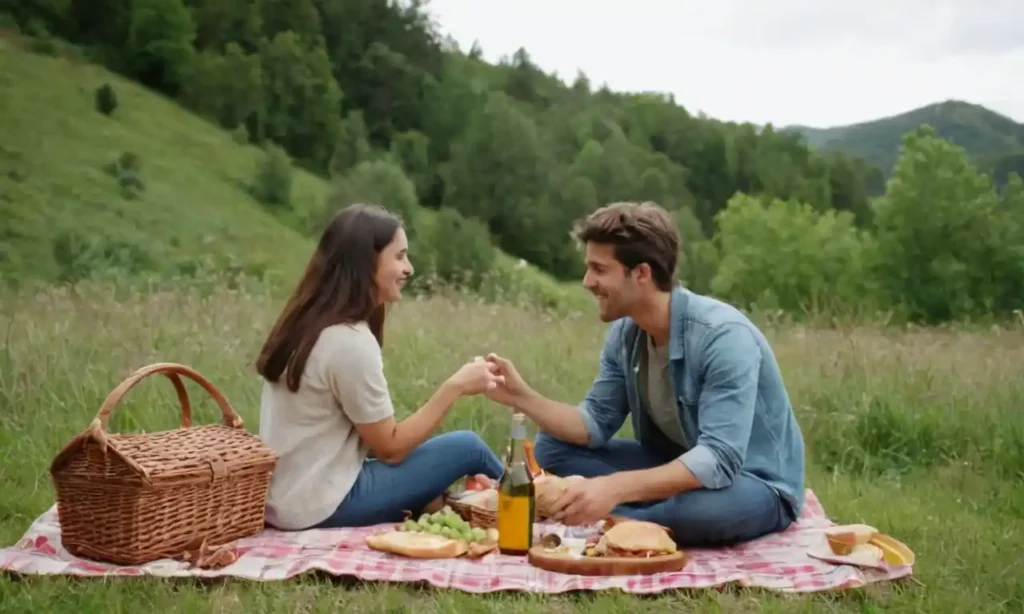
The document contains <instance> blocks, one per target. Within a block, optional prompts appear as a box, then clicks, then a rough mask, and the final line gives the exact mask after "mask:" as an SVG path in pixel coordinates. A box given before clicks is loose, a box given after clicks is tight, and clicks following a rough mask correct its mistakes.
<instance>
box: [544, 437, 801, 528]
mask: <svg viewBox="0 0 1024 614" xmlns="http://www.w3.org/2000/svg"><path fill="white" fill-rule="evenodd" d="M534 455H535V457H536V459H537V463H538V464H540V466H541V467H543V468H544V470H545V471H550V472H551V473H553V474H555V475H561V476H568V475H580V476H583V477H588V478H589V477H597V476H601V475H608V474H610V473H615V472H618V471H634V470H639V469H650V468H652V467H656V466H659V465H662V464H663V462H662V461H659V460H656V459H653V458H651V457H650V455H649V454H647V452H646V451H645V450H644V449H643V448H642V447H641V446H640V443H639V442H637V441H636V440H633V439H625V438H613V439H611V440H610V441H609V442H608V443H607V444H606V445H604V446H603V447H601V448H597V449H591V448H586V447H583V446H576V445H573V444H569V443H565V442H563V441H559V440H557V439H555V438H554V437H551V436H550V435H548V434H546V433H538V434H537V437H536V439H535V445H534ZM612 513H613V514H616V515H620V516H626V517H629V518H634V519H636V520H647V521H649V522H655V523H657V524H660V525H661V526H663V527H667V528H669V529H671V530H672V532H673V534H674V537H675V540H676V542H677V543H678V544H679V546H680V547H683V548H694V547H718V546H731V545H735V544H739V543H742V542H745V541H749V540H751V539H754V538H757V537H761V536H762V535H767V534H769V533H773V532H776V531H782V530H784V529H785V528H786V527H788V526H789V525H790V523H791V522H792V519H791V515H790V513H789V511H788V507H787V506H786V505H785V504H784V502H783V500H782V499H781V497H780V496H779V495H778V494H776V492H775V491H774V490H772V489H771V488H770V487H768V485H766V484H765V483H763V482H761V481H759V480H756V479H754V478H753V477H751V476H749V475H746V474H742V473H741V474H739V475H737V476H736V478H735V479H734V480H733V482H732V484H731V485H730V486H728V487H726V488H722V489H720V490H708V489H704V488H701V489H697V490H691V491H688V492H685V493H682V494H678V495H673V496H671V497H669V498H667V499H663V500H661V501H644V502H636V503H625V504H622V505H620V506H618V507H616V508H615V509H614V510H613V511H612Z"/></svg>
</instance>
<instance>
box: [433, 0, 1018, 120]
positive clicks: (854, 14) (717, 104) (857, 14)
mask: <svg viewBox="0 0 1024 614" xmlns="http://www.w3.org/2000/svg"><path fill="white" fill-rule="evenodd" d="M427 8H428V10H429V11H430V12H431V13H433V14H434V15H435V18H436V20H437V21H438V23H439V26H440V29H441V31H442V32H443V33H446V34H449V35H451V36H452V37H453V38H454V39H455V40H457V41H458V42H459V44H460V46H461V47H462V48H463V49H469V47H470V45H472V43H473V41H474V40H478V41H479V43H480V46H481V48H482V49H483V51H484V56H485V57H486V58H487V59H488V60H490V61H495V60H497V59H498V58H500V57H501V56H503V55H508V56H511V55H512V53H514V52H515V50H516V49H518V48H519V47H525V48H526V50H527V51H528V52H529V54H530V56H531V57H532V58H533V60H534V62H536V63H537V64H539V65H540V66H541V67H542V68H543V69H544V70H545V71H547V72H551V71H557V72H558V74H559V76H561V77H562V78H563V79H567V80H571V79H572V77H573V76H574V75H575V74H576V70H577V69H581V70H583V71H584V72H585V73H586V74H587V75H588V76H589V77H590V79H591V81H592V82H593V83H594V84H600V83H602V82H607V83H608V85H609V87H611V88H612V89H614V90H625V91H640V90H657V91H664V92H672V93H674V94H675V96H676V101H677V102H678V103H679V104H682V105H683V106H685V107H686V108H687V109H689V110H690V111H692V112H698V111H703V112H705V113H707V114H708V115H710V116H713V117H717V118H721V119H727V120H735V121H752V122H755V123H767V122H772V123H774V124H776V125H786V124H795V123H801V124H808V125H813V126H829V125H838V124H847V123H853V122H858V121H867V120H871V119H875V118H877V117H881V116H886V115H893V114H897V113H902V112H904V111H908V110H910V109H912V108H915V107H919V106H923V105H926V104H930V103H933V102H939V101H941V100H946V99H950V98H953V99H958V100H967V101H969V102H974V103H978V104H983V105H985V106H987V107H989V108H992V109H993V110H996V111H999V112H1001V113H1004V114H1007V115H1009V116H1011V117H1013V118H1015V119H1016V120H1017V121H1021V122H1024V79H1022V78H1021V77H1022V76H1024V34H1021V33H1022V32H1024V1H1022V0H984V1H982V0H974V1H973V2H971V1H969V0H931V1H928V0H899V1H898V2H896V1H891V0H890V1H886V0H859V1H857V2H852V1H849V0H847V1H845V2H841V1H840V0H831V1H829V2H823V1H821V0H715V2H709V1H707V0H703V1H702V0H631V1H629V2H613V1H611V0H609V1H608V2H607V3H601V2H595V1H593V0H591V1H589V2H584V1H583V0H546V1H540V0H515V1H511V0H505V1H499V0H432V1H431V2H430V4H429V5H428V7H427Z"/></svg>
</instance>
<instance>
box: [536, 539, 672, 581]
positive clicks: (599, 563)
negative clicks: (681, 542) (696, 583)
mask: <svg viewBox="0 0 1024 614" xmlns="http://www.w3.org/2000/svg"><path fill="white" fill-rule="evenodd" d="M526 558H527V561H528V562H529V563H530V564H531V565H533V566H534V567H538V568H540V569H544V570H547V571H554V572H556V573H565V574H573V575H580V576H632V575H650V574H656V573H664V572H667V571H679V570H680V569H682V568H683V567H686V563H687V562H689V557H687V556H686V553H685V552H683V551H682V550H677V551H676V552H674V553H672V554H667V555H664V556H652V557H651V558H647V559H639V558H626V557H611V556H602V557H592V556H585V557H580V558H574V557H572V556H571V555H568V554H556V553H552V552H545V548H544V546H534V547H532V548H530V551H529V553H528V554H527V555H526Z"/></svg>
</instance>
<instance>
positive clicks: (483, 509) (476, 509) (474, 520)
mask: <svg viewBox="0 0 1024 614" xmlns="http://www.w3.org/2000/svg"><path fill="white" fill-rule="evenodd" d="M523 452H524V453H525V455H526V462H527V468H528V471H529V472H530V475H532V476H533V477H534V478H536V477H537V476H539V475H542V474H543V473H544V472H543V471H541V469H540V466H539V465H538V464H537V460H536V459H535V458H534V456H533V442H532V441H525V442H523ZM485 493H486V494H485ZM445 503H446V504H447V505H448V507H450V508H452V511H453V512H455V513H456V514H458V515H459V516H461V517H462V519H463V520H465V521H466V522H468V523H469V524H470V526H473V527H480V528H483V529H489V528H492V527H496V526H497V524H498V497H497V493H496V492H495V491H493V490H492V491H490V492H489V493H488V492H487V491H463V492H460V493H446V495H445ZM546 513H547V509H546V508H545V507H544V506H542V505H540V504H539V502H538V503H537V504H535V505H534V508H533V518H534V520H536V521H541V520H543V519H544V518H545V517H546V515H545V514H546Z"/></svg>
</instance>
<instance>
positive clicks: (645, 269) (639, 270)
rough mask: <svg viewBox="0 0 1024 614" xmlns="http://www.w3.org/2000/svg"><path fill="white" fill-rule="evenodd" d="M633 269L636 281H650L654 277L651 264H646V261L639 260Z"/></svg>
mask: <svg viewBox="0 0 1024 614" xmlns="http://www.w3.org/2000/svg"><path fill="white" fill-rule="evenodd" d="M633 270H634V271H635V272H636V281H638V282H641V281H647V282H649V281H652V280H653V278H654V277H653V274H652V272H651V265H649V264H647V263H646V262H641V263H640V264H638V265H636V266H635V267H634V268H633Z"/></svg>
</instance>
